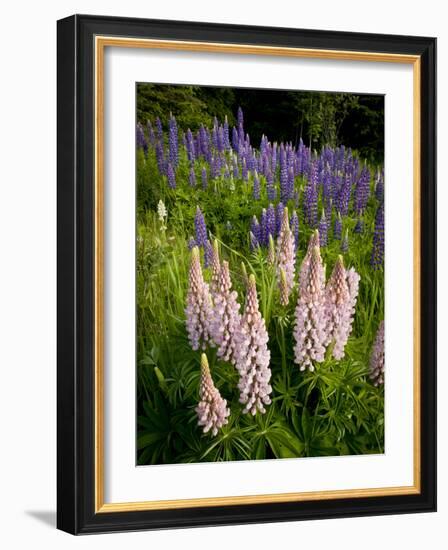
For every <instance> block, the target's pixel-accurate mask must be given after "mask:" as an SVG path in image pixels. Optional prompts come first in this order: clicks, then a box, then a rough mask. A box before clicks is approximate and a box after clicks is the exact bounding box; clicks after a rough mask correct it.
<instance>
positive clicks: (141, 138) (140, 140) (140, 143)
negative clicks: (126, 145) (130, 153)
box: [137, 124, 148, 155]
mask: <svg viewBox="0 0 448 550" xmlns="http://www.w3.org/2000/svg"><path fill="white" fill-rule="evenodd" d="M137 147H140V148H142V149H143V151H144V153H145V155H147V154H148V142H147V141H146V137H145V132H144V131H143V128H142V127H141V125H140V124H137Z"/></svg>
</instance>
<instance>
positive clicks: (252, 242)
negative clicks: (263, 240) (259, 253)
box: [249, 231, 260, 252]
mask: <svg viewBox="0 0 448 550" xmlns="http://www.w3.org/2000/svg"><path fill="white" fill-rule="evenodd" d="M259 246H260V241H259V240H258V239H257V237H256V236H255V235H254V234H253V233H252V231H249V248H250V251H251V252H253V251H254V250H256V249H257V248H258V247H259Z"/></svg>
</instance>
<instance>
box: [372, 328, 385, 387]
mask: <svg viewBox="0 0 448 550" xmlns="http://www.w3.org/2000/svg"><path fill="white" fill-rule="evenodd" d="M369 378H370V380H372V382H373V385H374V386H380V385H381V384H384V321H381V322H380V324H379V325H378V330H377V332H376V336H375V342H374V343H373V347H372V353H371V355H370V374H369Z"/></svg>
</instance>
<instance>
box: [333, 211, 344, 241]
mask: <svg viewBox="0 0 448 550" xmlns="http://www.w3.org/2000/svg"><path fill="white" fill-rule="evenodd" d="M333 236H334V238H335V239H337V240H338V241H340V240H341V236H342V218H341V214H340V213H339V212H338V215H337V216H336V218H335V220H334V229H333Z"/></svg>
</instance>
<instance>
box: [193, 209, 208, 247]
mask: <svg viewBox="0 0 448 550" xmlns="http://www.w3.org/2000/svg"><path fill="white" fill-rule="evenodd" d="M194 227H195V230H196V242H197V244H198V246H202V247H203V248H205V245H206V244H207V242H208V237H207V227H206V225H205V219H204V214H203V213H202V212H201V209H200V208H199V206H198V207H197V208H196V214H195V216H194Z"/></svg>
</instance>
